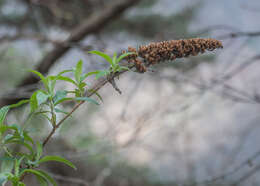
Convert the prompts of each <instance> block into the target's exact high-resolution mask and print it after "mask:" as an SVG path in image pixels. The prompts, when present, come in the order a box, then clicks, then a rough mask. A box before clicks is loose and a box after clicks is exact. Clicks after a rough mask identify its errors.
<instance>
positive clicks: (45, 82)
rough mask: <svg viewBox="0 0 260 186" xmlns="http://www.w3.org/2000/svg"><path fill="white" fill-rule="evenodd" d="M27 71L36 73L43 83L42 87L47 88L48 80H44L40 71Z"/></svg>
mask: <svg viewBox="0 0 260 186" xmlns="http://www.w3.org/2000/svg"><path fill="white" fill-rule="evenodd" d="M29 72H32V73H34V74H36V75H37V76H39V77H40V79H41V80H42V82H43V84H44V87H45V88H46V90H49V85H48V82H47V80H46V78H45V77H44V76H43V75H42V73H40V72H38V71H36V70H29Z"/></svg>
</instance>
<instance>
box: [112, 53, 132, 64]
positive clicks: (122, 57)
mask: <svg viewBox="0 0 260 186" xmlns="http://www.w3.org/2000/svg"><path fill="white" fill-rule="evenodd" d="M132 54H135V53H134V52H126V53H123V54H122V55H121V56H119V57H118V58H117V59H116V64H118V63H119V62H120V61H121V60H122V59H124V58H125V57H127V56H129V55H132Z"/></svg>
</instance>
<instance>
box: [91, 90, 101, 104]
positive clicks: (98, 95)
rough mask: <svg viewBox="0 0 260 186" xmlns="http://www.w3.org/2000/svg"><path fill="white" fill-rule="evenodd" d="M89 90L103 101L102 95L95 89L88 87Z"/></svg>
mask: <svg viewBox="0 0 260 186" xmlns="http://www.w3.org/2000/svg"><path fill="white" fill-rule="evenodd" d="M89 92H90V93H93V94H95V95H96V96H97V97H98V98H99V99H100V101H101V102H104V101H103V98H102V96H101V95H100V94H99V93H98V92H97V90H94V89H90V90H89Z"/></svg>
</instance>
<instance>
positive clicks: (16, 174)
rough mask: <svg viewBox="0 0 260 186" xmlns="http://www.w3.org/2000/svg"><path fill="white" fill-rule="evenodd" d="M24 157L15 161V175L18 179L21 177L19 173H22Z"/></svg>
mask: <svg viewBox="0 0 260 186" xmlns="http://www.w3.org/2000/svg"><path fill="white" fill-rule="evenodd" d="M23 159H24V157H21V158H20V159H19V160H18V159H15V165H14V175H15V176H16V177H19V173H20V165H21V163H22V161H23Z"/></svg>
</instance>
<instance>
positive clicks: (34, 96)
mask: <svg viewBox="0 0 260 186" xmlns="http://www.w3.org/2000/svg"><path fill="white" fill-rule="evenodd" d="M30 107H31V112H34V111H35V110H36V109H37V108H38V102H37V92H34V93H33V94H32V96H31V98H30Z"/></svg>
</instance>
